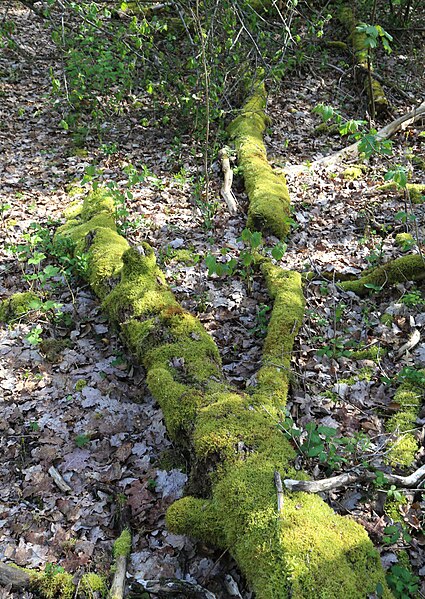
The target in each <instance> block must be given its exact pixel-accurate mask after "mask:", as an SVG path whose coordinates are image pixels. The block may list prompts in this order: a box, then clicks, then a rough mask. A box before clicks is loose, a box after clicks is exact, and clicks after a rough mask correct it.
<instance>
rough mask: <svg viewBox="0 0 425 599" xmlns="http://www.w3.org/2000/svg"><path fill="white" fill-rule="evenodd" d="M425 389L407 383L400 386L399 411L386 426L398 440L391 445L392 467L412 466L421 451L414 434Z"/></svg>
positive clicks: (390, 457) (389, 458)
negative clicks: (413, 430)
mask: <svg viewBox="0 0 425 599" xmlns="http://www.w3.org/2000/svg"><path fill="white" fill-rule="evenodd" d="M423 395H424V389H423V387H422V386H420V385H416V384H413V383H410V382H405V383H402V384H401V385H400V387H399V388H398V390H397V392H396V394H395V396H394V402H395V403H396V404H398V405H399V406H400V407H399V410H398V411H397V413H396V414H394V416H392V417H391V418H390V419H389V420H388V422H387V425H386V430H387V432H389V433H395V434H396V435H397V438H396V439H395V440H394V441H392V442H391V443H390V445H389V447H390V450H389V452H388V454H387V460H388V463H389V464H391V465H392V466H405V467H408V466H411V465H412V464H413V462H414V461H415V455H416V453H417V452H418V450H419V443H418V441H417V440H416V437H415V436H414V434H413V433H412V432H410V431H411V430H412V429H414V428H415V422H416V419H417V417H418V414H419V410H420V407H421V404H422V399H423Z"/></svg>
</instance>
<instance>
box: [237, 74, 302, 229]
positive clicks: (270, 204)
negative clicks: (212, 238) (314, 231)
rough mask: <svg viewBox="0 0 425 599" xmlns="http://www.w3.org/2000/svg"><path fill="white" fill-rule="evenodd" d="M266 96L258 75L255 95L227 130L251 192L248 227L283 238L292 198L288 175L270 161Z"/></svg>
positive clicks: (249, 192) (287, 224)
mask: <svg viewBox="0 0 425 599" xmlns="http://www.w3.org/2000/svg"><path fill="white" fill-rule="evenodd" d="M266 98H267V94H266V88H265V85H264V81H261V79H260V78H258V79H257V80H256V81H255V83H254V89H253V92H252V95H251V96H250V97H249V98H248V100H247V101H246V102H245V104H244V106H243V108H242V110H241V112H240V114H239V116H237V117H236V119H235V120H234V121H232V122H231V123H230V125H229V127H228V129H227V130H228V133H229V135H230V138H231V139H232V140H233V141H234V143H235V146H236V150H237V154H238V161H239V166H240V168H241V170H242V174H243V178H244V182H245V189H246V192H247V194H248V199H249V209H248V221H247V227H248V228H250V229H253V230H259V231H269V232H271V233H273V234H274V235H276V236H277V237H279V238H281V239H282V238H284V237H285V236H286V235H287V234H288V232H289V230H290V225H289V216H290V198H289V192H288V189H287V187H286V182H285V177H284V176H283V175H282V174H277V173H276V172H275V171H273V169H272V167H271V166H270V164H269V163H268V161H267V153H266V148H265V146H264V142H263V133H264V130H265V128H266V123H267V117H266V113H265V107H266Z"/></svg>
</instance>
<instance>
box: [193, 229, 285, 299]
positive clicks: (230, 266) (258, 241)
mask: <svg viewBox="0 0 425 599" xmlns="http://www.w3.org/2000/svg"><path fill="white" fill-rule="evenodd" d="M238 241H239V242H241V243H242V244H243V248H242V250H241V252H240V254H239V257H238V258H237V259H236V258H231V259H230V260H226V261H225V262H223V261H218V260H217V258H216V257H215V256H213V255H212V254H208V255H207V257H206V258H205V264H206V266H207V268H208V274H209V275H210V276H211V275H212V274H216V275H218V276H220V277H221V276H233V275H234V274H235V273H236V272H238V273H239V274H240V276H241V277H242V278H243V279H244V280H245V281H246V283H247V287H248V290H249V291H250V289H251V286H252V281H253V274H254V268H255V265H256V263H257V260H258V257H259V256H264V255H267V254H268V253H269V252H270V254H271V256H272V257H273V258H274V259H275V260H281V259H282V257H283V255H284V253H285V251H286V247H287V246H286V243H284V242H279V243H277V244H276V245H275V246H274V247H273V248H263V237H262V234H261V233H260V232H259V231H250V229H244V230H243V231H242V233H241V235H240V237H238ZM221 254H222V255H224V256H225V255H226V254H227V250H221Z"/></svg>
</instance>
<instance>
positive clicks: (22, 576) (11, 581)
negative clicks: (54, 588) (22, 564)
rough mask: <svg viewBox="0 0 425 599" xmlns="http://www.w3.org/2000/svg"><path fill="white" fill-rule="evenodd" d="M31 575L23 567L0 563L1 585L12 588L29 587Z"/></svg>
mask: <svg viewBox="0 0 425 599" xmlns="http://www.w3.org/2000/svg"><path fill="white" fill-rule="evenodd" d="M30 580H31V579H30V575H29V574H27V572H25V571H24V570H22V569H21V568H14V567H13V566H8V565H7V564H3V563H0V585H1V586H2V587H11V588H12V590H16V589H27V588H28V587H29V586H30Z"/></svg>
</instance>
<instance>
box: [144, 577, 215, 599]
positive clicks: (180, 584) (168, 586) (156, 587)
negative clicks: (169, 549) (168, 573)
mask: <svg viewBox="0 0 425 599" xmlns="http://www.w3.org/2000/svg"><path fill="white" fill-rule="evenodd" d="M139 584H141V586H142V587H143V588H144V589H145V591H147V592H148V593H157V594H158V595H159V596H160V597H162V596H164V595H176V593H179V594H180V595H184V597H186V598H187V599H217V598H216V596H215V595H214V594H213V593H211V592H210V591H208V590H207V589H204V588H203V587H201V586H200V585H199V584H195V583H193V582H188V581H186V580H180V579H178V578H162V579H161V580H143V581H140V582H139Z"/></svg>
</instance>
